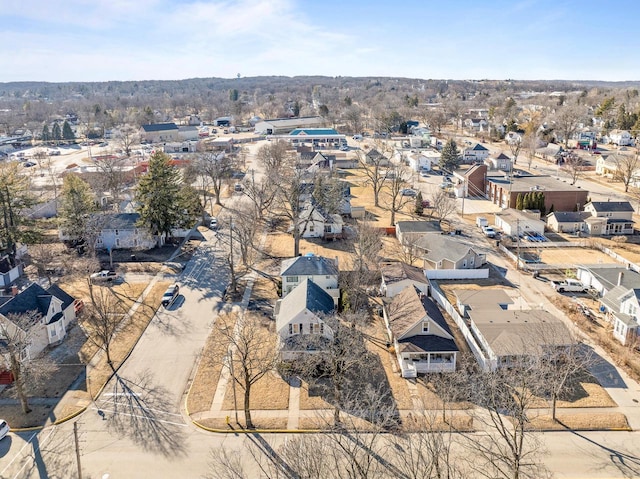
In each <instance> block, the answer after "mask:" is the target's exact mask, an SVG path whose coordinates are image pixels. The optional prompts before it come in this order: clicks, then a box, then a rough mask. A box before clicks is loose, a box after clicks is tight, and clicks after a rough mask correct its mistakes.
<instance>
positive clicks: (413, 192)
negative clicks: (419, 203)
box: [400, 188, 418, 197]
mask: <svg viewBox="0 0 640 479" xmlns="http://www.w3.org/2000/svg"><path fill="white" fill-rule="evenodd" d="M400 194H401V195H402V196H411V197H414V196H416V195H417V194H418V193H417V192H416V190H412V189H411V188H405V189H403V190H400Z"/></svg>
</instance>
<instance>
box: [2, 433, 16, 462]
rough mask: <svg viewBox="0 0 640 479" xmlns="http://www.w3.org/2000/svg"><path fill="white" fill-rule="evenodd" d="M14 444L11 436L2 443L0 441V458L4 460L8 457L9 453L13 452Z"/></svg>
mask: <svg viewBox="0 0 640 479" xmlns="http://www.w3.org/2000/svg"><path fill="white" fill-rule="evenodd" d="M12 443H13V439H12V438H11V436H6V437H5V438H4V439H3V440H2V441H0V458H3V457H4V456H6V455H7V453H8V452H9V451H10V450H11V444H12Z"/></svg>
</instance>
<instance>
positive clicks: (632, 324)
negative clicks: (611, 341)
mask: <svg viewBox="0 0 640 479" xmlns="http://www.w3.org/2000/svg"><path fill="white" fill-rule="evenodd" d="M639 298H640V288H629V287H627V286H622V285H620V286H616V287H614V288H612V289H611V290H609V291H608V292H607V293H606V294H605V295H604V296H603V297H602V298H600V304H601V305H602V306H603V307H604V309H605V311H606V315H607V318H608V319H609V321H610V322H611V323H612V324H613V337H614V338H616V339H617V340H618V341H620V343H622V344H623V345H635V344H636V343H637V341H638V333H639V332H640V326H639V324H638V316H639V315H640V300H639Z"/></svg>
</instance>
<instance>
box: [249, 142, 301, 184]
mask: <svg viewBox="0 0 640 479" xmlns="http://www.w3.org/2000/svg"><path fill="white" fill-rule="evenodd" d="M293 156H294V155H293V152H292V150H291V146H290V145H289V143H287V142H286V141H284V140H277V141H271V142H269V143H267V144H266V145H262V146H261V147H260V149H259V150H258V152H257V153H256V159H257V161H258V163H259V164H261V165H262V166H263V167H264V170H265V173H266V175H267V176H270V175H271V174H272V173H274V172H278V171H280V169H281V168H283V167H286V166H290V165H291V164H293V163H294V161H295V160H294V157H293Z"/></svg>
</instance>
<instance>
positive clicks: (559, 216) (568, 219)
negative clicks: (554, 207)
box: [547, 211, 589, 223]
mask: <svg viewBox="0 0 640 479" xmlns="http://www.w3.org/2000/svg"><path fill="white" fill-rule="evenodd" d="M552 216H553V217H554V218H555V220H556V221H557V222H558V223H582V222H583V221H584V220H585V218H586V217H588V216H589V213H587V212H585V211H554V212H553V213H549V214H548V215H547V218H551V217H552Z"/></svg>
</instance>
